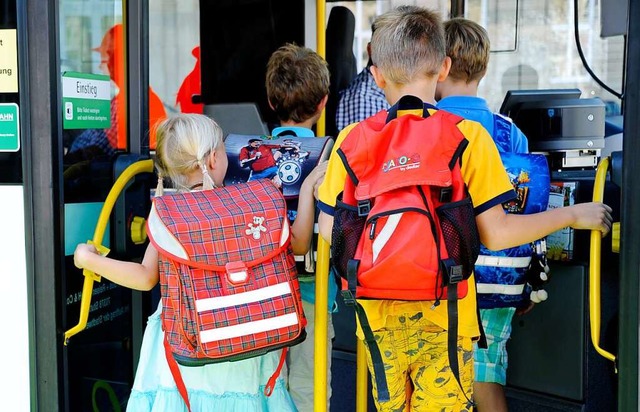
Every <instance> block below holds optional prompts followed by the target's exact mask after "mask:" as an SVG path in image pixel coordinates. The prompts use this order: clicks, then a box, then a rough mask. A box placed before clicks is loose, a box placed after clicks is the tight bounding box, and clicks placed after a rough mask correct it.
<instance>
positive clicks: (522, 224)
mask: <svg viewBox="0 0 640 412" xmlns="http://www.w3.org/2000/svg"><path fill="white" fill-rule="evenodd" d="M612 221H613V219H612V218H611V208H610V207H609V206H607V205H605V204H604V203H596V202H591V203H579V204H577V205H572V206H567V207H561V208H558V209H551V210H547V211H545V212H540V213H534V214H531V215H516V214H507V213H505V212H504V210H503V209H502V206H501V205H496V206H493V207H492V208H490V209H488V210H486V211H485V212H483V213H481V214H479V215H478V216H476V223H477V224H478V230H479V232H480V240H481V241H482V244H483V245H485V246H486V247H487V248H489V249H491V250H502V249H506V248H509V247H514V246H518V245H523V244H525V243H529V242H533V241H535V240H536V239H540V238H542V237H545V236H547V235H548V234H550V233H552V232H555V231H556V230H560V229H562V228H563V227H567V226H570V227H572V228H574V229H588V230H599V231H601V232H602V236H603V237H604V236H606V235H607V233H608V232H609V230H610V229H611V223H612Z"/></svg>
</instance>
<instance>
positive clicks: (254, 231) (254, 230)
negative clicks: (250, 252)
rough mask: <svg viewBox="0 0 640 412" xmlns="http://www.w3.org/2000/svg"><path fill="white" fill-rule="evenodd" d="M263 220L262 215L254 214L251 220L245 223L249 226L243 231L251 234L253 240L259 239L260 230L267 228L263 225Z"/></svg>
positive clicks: (264, 230)
mask: <svg viewBox="0 0 640 412" xmlns="http://www.w3.org/2000/svg"><path fill="white" fill-rule="evenodd" d="M264 221H265V218H264V217H263V216H254V217H253V221H252V222H251V223H249V224H248V225H247V226H249V228H248V229H247V230H245V233H246V234H247V235H251V236H252V237H253V238H254V239H255V240H260V236H261V235H262V233H261V232H266V231H267V228H266V227H264V225H263V223H264Z"/></svg>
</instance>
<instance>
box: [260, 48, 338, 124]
mask: <svg viewBox="0 0 640 412" xmlns="http://www.w3.org/2000/svg"><path fill="white" fill-rule="evenodd" d="M266 87H267V98H268V99H269V103H270V104H271V106H272V108H273V110H274V111H275V112H276V115H277V116H278V118H279V119H280V121H294V122H296V123H302V122H304V121H306V120H308V119H310V118H311V117H313V116H314V115H316V114H317V112H318V105H319V104H320V102H322V99H324V98H325V96H327V95H328V94H329V66H328V65H327V62H326V61H325V60H324V59H323V58H322V57H320V56H319V55H318V54H317V53H316V52H314V51H313V50H311V49H308V48H306V47H301V46H298V45H295V44H292V43H287V44H285V45H284V46H282V47H280V48H279V49H278V50H276V51H275V52H273V54H272V55H271V57H270V58H269V62H268V63H267V79H266Z"/></svg>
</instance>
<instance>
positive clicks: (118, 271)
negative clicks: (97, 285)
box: [73, 243, 159, 290]
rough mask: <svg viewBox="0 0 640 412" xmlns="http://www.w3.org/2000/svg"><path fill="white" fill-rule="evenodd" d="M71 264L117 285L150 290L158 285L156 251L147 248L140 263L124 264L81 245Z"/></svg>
mask: <svg viewBox="0 0 640 412" xmlns="http://www.w3.org/2000/svg"><path fill="white" fill-rule="evenodd" d="M73 262H74V263H75V265H76V267H78V268H80V269H88V270H90V271H92V272H95V273H97V274H98V275H101V276H104V277H105V278H107V279H109V280H110V281H112V282H114V283H117V284H118V285H121V286H124V287H127V288H130V289H136V290H151V288H153V287H154V286H155V285H156V284H157V283H158V278H159V276H158V251H157V250H156V249H155V248H154V247H153V246H151V245H149V246H147V250H146V252H145V253H144V258H143V259H142V263H135V262H124V261H121V260H116V259H111V258H108V257H105V256H101V255H99V254H98V251H97V250H96V248H95V247H94V246H93V245H89V244H87V243H81V244H79V245H78V246H77V247H76V251H75V252H74V254H73Z"/></svg>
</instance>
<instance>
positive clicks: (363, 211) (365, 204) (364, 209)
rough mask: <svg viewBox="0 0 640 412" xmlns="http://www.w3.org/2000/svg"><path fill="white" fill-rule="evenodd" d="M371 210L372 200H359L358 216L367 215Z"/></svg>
mask: <svg viewBox="0 0 640 412" xmlns="http://www.w3.org/2000/svg"><path fill="white" fill-rule="evenodd" d="M370 211H371V201H370V200H369V199H367V200H358V216H360V217H362V216H367V215H368V214H369V212H370Z"/></svg>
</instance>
